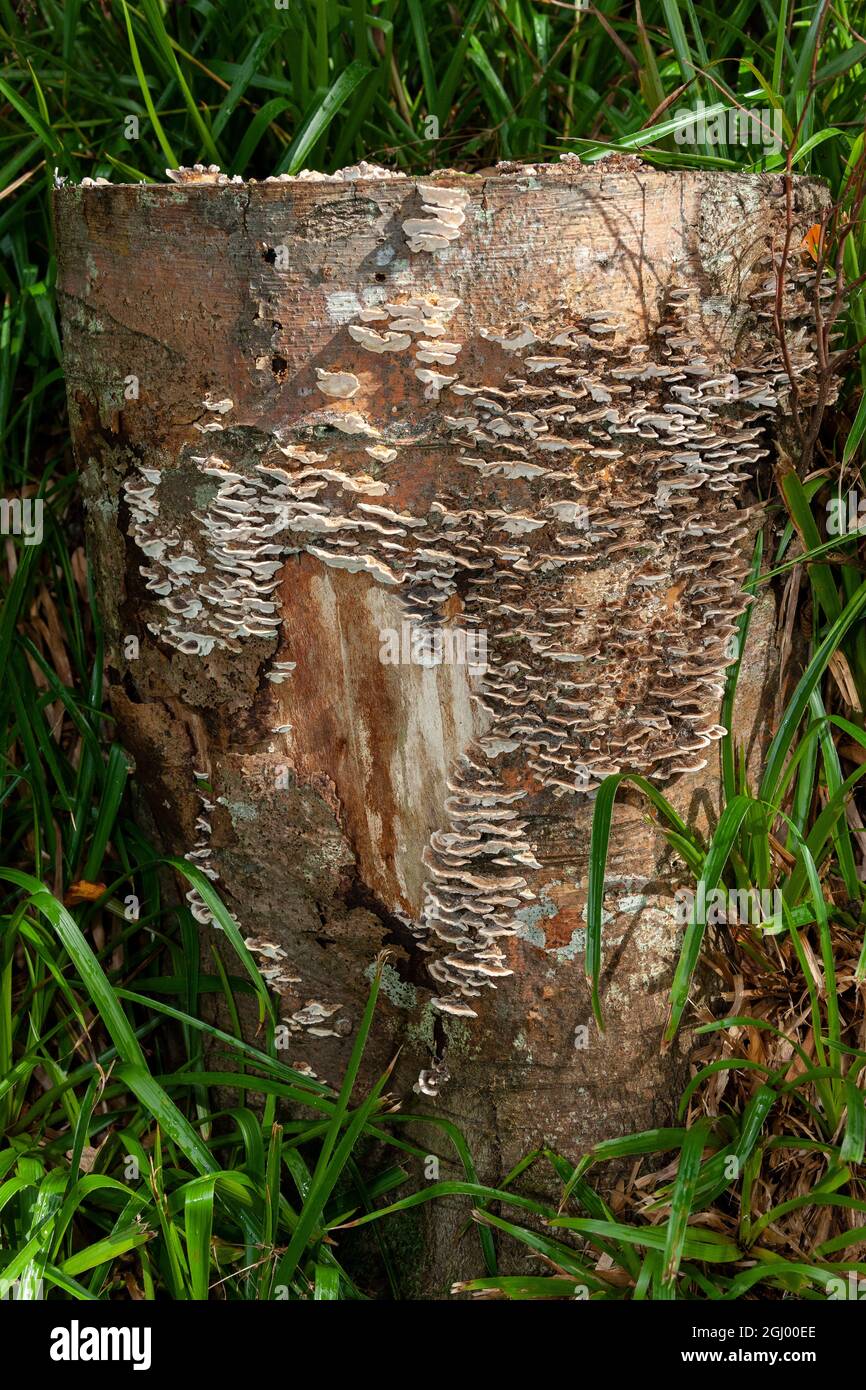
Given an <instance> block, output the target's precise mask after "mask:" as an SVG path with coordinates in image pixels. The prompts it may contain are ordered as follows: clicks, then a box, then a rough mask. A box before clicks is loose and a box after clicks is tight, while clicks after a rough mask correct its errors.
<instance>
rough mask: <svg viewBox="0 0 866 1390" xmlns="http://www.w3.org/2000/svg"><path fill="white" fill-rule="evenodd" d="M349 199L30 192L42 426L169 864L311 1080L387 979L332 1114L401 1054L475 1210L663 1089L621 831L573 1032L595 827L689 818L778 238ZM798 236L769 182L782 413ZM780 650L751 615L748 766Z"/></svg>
mask: <svg viewBox="0 0 866 1390" xmlns="http://www.w3.org/2000/svg"><path fill="white" fill-rule="evenodd" d="M354 172H355V173H358V172H359V171H354ZM360 173H361V175H362V177H355V178H352V177H351V171H350V172H349V174H348V175H344V176H340V177H335V178H331V179H322V178H314V179H307V178H301V179H294V180H275V181H265V182H264V183H258V184H256V183H248V184H241V183H232V182H229V181H222V182H219V183H214V182H212V181H209V182H207V181H206V182H203V181H202V179H201V178H196V177H195V176H193V175H188V176H186V177H185V179H184V181H182V182H178V183H176V184H173V185H171V186H166V187H162V186H133V185H126V186H119V187H103V186H99V187H88V188H73V187H64V188H62V189H59V190H58V192H57V195H56V222H57V234H58V258H59V291H60V302H61V306H62V313H63V327H64V343H65V359H66V371H67V378H68V392H69V405H70V414H71V419H72V428H73V435H74V441H75V448H76V453H77V457H78V460H79V464H80V467H81V471H82V478H83V484H84V488H85V493H86V497H87V501H88V508H89V528H90V554H91V561H92V564H93V567H94V573H95V577H96V586H97V592H98V595H99V602H100V607H101V610H102V616H103V621H104V624H105V632H106V638H107V645H108V653H109V655H108V666H107V672H108V679H109V682H110V692H111V706H112V709H113V712H114V714H115V715H116V717H117V721H118V733H119V737H120V739H121V740H122V742H123V743H124V745H125V746H126V748H127V749H128V750H129V751H130V753H131V754H132V755H133V757H134V759H135V764H136V774H137V781H138V784H139V786H140V788H141V789H142V790H143V792H144V793H145V795H146V797H147V800H148V804H149V807H150V811H151V814H152V817H153V820H154V822H155V823H156V825H157V826H158V827H159V832H160V834H161V836H162V838H163V841H164V843H165V845H166V847H167V848H168V849H170V850H172V851H176V852H183V853H191V854H192V855H193V862H197V863H198V864H199V865H200V866H204V867H205V869H206V870H207V871H209V872H210V873H212V874H213V875H215V876H216V881H217V884H218V887H219V889H220V891H221V893H222V894H223V895H224V897H225V900H226V902H227V903H228V905H229V907H230V908H231V910H232V911H233V912H234V913H235V915H236V917H237V919H238V921H239V923H240V924H241V927H242V929H243V931H244V934H245V935H246V937H247V938H249V939H250V941H251V943H252V948H253V950H254V952H255V953H256V955H257V959H258V960H259V961H260V962H261V964H262V967H263V969H264V971H265V972H266V974H267V978H269V980H270V982H271V984H272V986H273V988H274V989H275V990H276V991H277V992H278V993H279V994H280V996H281V1016H282V1017H283V1018H284V1019H286V1020H287V1022H288V1027H289V1031H290V1037H289V1047H288V1051H287V1054H286V1056H287V1059H288V1060H289V1061H290V1062H291V1063H292V1064H297V1065H302V1066H306V1067H309V1068H311V1069H312V1070H313V1071H314V1072H315V1073H316V1074H317V1075H318V1076H319V1077H321V1078H324V1079H326V1080H328V1081H330V1082H334V1081H336V1080H337V1079H338V1078H339V1076H340V1074H341V1072H342V1069H343V1067H344V1065H345V1062H346V1060H347V1058H348V1053H349V1050H350V1048H351V1044H352V1037H353V1034H354V1031H355V1027H356V1025H357V1022H358V1019H359V1015H360V1011H361V1008H362V1006H363V1001H364V998H365V996H366V993H367V990H368V986H369V976H370V967H371V964H372V962H373V961H374V959H375V957H376V955H377V953H378V952H379V951H380V950H381V949H382V948H383V947H385V946H388V947H390V949H391V951H392V958H391V962H390V964H389V966H388V967H387V968H386V971H385V982H384V995H385V998H384V999H383V1004H382V1009H381V1010H380V1012H379V1015H378V1020H377V1025H376V1028H375V1032H374V1036H373V1039H372V1042H371V1046H370V1048H369V1049H368V1053H367V1058H366V1063H365V1065H366V1072H365V1075H366V1077H368V1078H369V1077H370V1076H371V1075H373V1074H374V1073H376V1072H378V1071H379V1070H380V1069H381V1068H382V1066H383V1065H384V1063H385V1062H386V1061H387V1060H388V1059H389V1058H390V1057H391V1056H392V1055H393V1053H394V1051H395V1048H396V1047H397V1045H398V1044H403V1045H404V1050H403V1053H402V1055H401V1062H400V1066H399V1068H398V1072H397V1074H396V1078H397V1081H396V1084H397V1086H398V1088H401V1089H402V1090H403V1091H404V1092H408V1091H409V1087H410V1086H411V1083H412V1082H413V1081H414V1080H415V1077H416V1075H417V1073H418V1071H419V1069H421V1070H422V1071H423V1072H424V1076H423V1077H422V1081H421V1083H420V1085H421V1093H422V1094H421V1097H420V1098H419V1097H415V1098H413V1099H414V1100H415V1103H416V1104H418V1105H422V1104H423V1105H426V1106H427V1107H428V1108H429V1109H431V1110H433V1111H435V1112H436V1113H440V1114H447V1115H449V1116H451V1117H452V1118H453V1119H455V1120H456V1122H457V1123H458V1124H459V1125H460V1126H461V1128H462V1129H463V1130H464V1132H466V1134H467V1136H468V1138H469V1140H470V1143H471V1144H472V1145H473V1147H474V1149H475V1151H476V1154H477V1158H478V1166H479V1170H480V1173H481V1176H482V1177H483V1178H484V1179H493V1180H495V1179H496V1177H497V1176H501V1175H502V1174H503V1173H504V1172H505V1171H507V1169H508V1168H509V1167H510V1166H511V1164H512V1163H513V1162H515V1161H516V1160H517V1159H518V1158H519V1157H520V1156H521V1155H522V1154H523V1153H524V1152H526V1151H527V1150H528V1149H531V1148H534V1147H537V1146H538V1145H539V1144H541V1143H548V1144H551V1145H553V1146H554V1147H556V1148H558V1149H561V1150H562V1151H564V1152H565V1153H566V1154H568V1155H569V1156H571V1157H575V1156H576V1155H577V1154H579V1153H580V1152H581V1151H583V1150H584V1149H585V1148H586V1147H587V1146H588V1145H589V1144H591V1143H593V1142H594V1141H596V1140H598V1139H601V1138H605V1137H609V1136H611V1135H614V1134H617V1133H622V1132H629V1131H632V1130H636V1129H638V1128H642V1127H645V1126H647V1125H652V1124H663V1123H665V1122H667V1121H668V1120H669V1119H670V1117H671V1113H672V1107H673V1103H674V1100H675V1098H676V1095H677V1093H678V1088H679V1086H680V1083H681V1081H682V1075H683V1068H684V1065H685V1061H686V1049H685V1048H684V1047H675V1048H674V1049H673V1050H672V1051H671V1052H670V1053H668V1054H666V1055H664V1056H662V1055H661V1054H660V1050H659V1040H660V1035H661V1029H662V1026H663V1021H664V1017H665V1013H666V1003H667V997H666V992H667V989H668V986H669V983H670V977H671V973H672V968H673V964H674V962H675V959H676V955H677V952H678V947H679V943H680V939H681V931H680V929H679V927H678V925H677V923H676V920H675V912H674V905H673V894H674V890H675V888H676V885H677V882H678V878H677V870H676V869H675V867H674V864H673V862H672V857H671V855H670V854H669V853H668V852H667V851H666V847H665V844H664V841H663V840H662V838H661V836H660V835H659V833H658V831H657V830H656V828H655V827H654V826H653V825H652V824H650V823H649V821H648V819H647V816H646V814H645V811H644V810H643V809H642V807H641V805H640V803H638V802H637V801H633V802H630V800H629V798H628V797H625V798H624V800H623V803H622V804H621V805H620V806H619V807H618V809H617V812H616V816H615V823H614V830H613V835H612V840H611V855H610V861H609V868H608V888H609V895H608V897H607V899H606V903H605V907H606V913H607V914H609V916H608V918H607V920H606V923H605V929H604V932H605V934H604V952H605V954H604V981H603V991H602V995H603V1007H604V1011H605V1018H606V1025H607V1026H606V1031H605V1032H604V1034H603V1035H599V1034H598V1033H597V1031H596V1030H595V1029H594V1027H593V1025H592V1023H591V1014H590V1004H589V998H588V991H587V987H586V984H585V981H584V970H583V960H584V930H585V906H586V882H587V856H588V845H589V835H590V824H591V819H592V809H593V795H592V793H593V791H594V789H595V788H596V787H597V786H598V785H599V783H600V781H601V779H602V778H603V777H604V776H605V775H607V774H608V773H610V772H613V771H617V770H620V769H625V768H629V769H632V770H636V771H639V772H642V773H644V774H645V775H647V776H650V777H652V778H653V780H654V781H656V782H657V784H658V785H659V786H662V787H664V788H666V794H667V795H669V796H670V798H671V799H672V800H673V802H674V804H675V805H676V806H677V807H678V808H679V810H680V811H681V813H683V814H686V815H688V817H689V818H690V820H691V822H692V823H698V824H704V825H706V824H710V823H712V820H713V817H714V816H715V814H716V808H717V806H718V801H719V777H718V753H717V742H716V741H717V739H718V737H719V736H720V733H721V730H720V728H719V726H718V710H719V701H720V694H721V687H722V682H723V679H724V671H725V668H726V666H727V665H728V664H729V663H730V660H731V657H732V650H731V646H730V642H731V637H732V634H733V632H734V625H735V620H736V618H737V616H738V614H739V613H740V612H741V611H742V607H743V598H742V595H741V586H742V581H743V577H744V574H745V572H746V569H747V566H748V559H749V555H750V552H751V544H752V540H753V538H754V535H755V532H756V529H757V528H758V527H759V526H760V525H761V524H762V522H763V514H762V511H761V508H760V506H759V505H757V504H756V500H755V499H756V496H757V494H758V487H757V483H758V480H759V478H760V476H761V474H762V470H766V469H767V467H768V465H767V462H766V460H767V456H768V453H769V452H770V451H771V449H772V447H773V442H774V435H776V436H778V434H779V432H780V431H781V430H782V428H783V422H782V420H781V415H780V404H781V405H782V406H783V405H784V392H785V389H786V386H787V380H786V378H785V375H784V372H783V369H782V363H781V359H780V355H779V351H778V346H777V344H776V342H775V341H774V333H773V326H772V312H773V305H774V299H775V291H776V265H777V264H778V257H779V253H780V250H781V247H782V245H783V244H784V241H785V231H786V217H787V212H786V200H785V197H784V186H783V183H782V180H781V179H778V178H776V177H775V176H770V175H766V176H763V175H762V176H750V175H740V174H722V173H706V172H685V173H660V172H656V171H652V170H649V169H646V168H644V167H642V166H640V165H639V164H638V162H637V161H635V160H630V159H624V160H616V159H614V160H612V161H605V162H603V163H602V164H600V165H595V166H592V167H588V168H582V167H580V166H579V164H577V163H576V162H574V161H571V160H566V161H565V162H563V163H561V164H559V165H556V166H538V167H536V168H530V167H523V168H518V169H513V170H510V171H504V172H501V173H498V174H497V175H496V176H492V177H484V176H466V175H460V174H457V173H451V172H446V173H437V174H434V175H431V176H430V177H429V179H427V180H422V181H416V180H414V179H408V178H404V177H402V176H388V177H384V176H379V175H377V174H376V172H375V171H371V170H369V169H362V170H360ZM205 177H207V176H205ZM825 204H826V195H825V193H824V190H823V188H822V187H821V186H820V185H818V184H816V183H814V182H811V181H808V180H801V181H795V185H794V198H793V208H794V211H793V217H794V227H795V232H794V235H793V238H791V240H790V245H791V246H792V247H793V248H796V249H795V250H794V251H793V252H792V263H793V264H792V274H791V276H790V277H789V285H788V288H787V290H786V297H785V300H784V304H783V309H784V315H785V319H786V323H787V325H788V329H789V333H790V339H789V342H790V347H791V352H792V361H793V364H794V368H795V370H796V371H797V373H798V374H799V376H800V380H801V384H802V383H807V382H808V375H809V369H810V365H811V361H812V359H811V351H812V349H811V341H810V337H809V333H808V327H807V325H808V319H809V307H808V294H809V292H810V287H811V281H812V280H813V279H814V267H813V266H812V265H811V263H810V262H809V261H808V258H807V257H804V256H803V253H802V252H801V251H800V250H799V247H800V241H801V238H802V237H803V235H804V234H805V232H806V230H807V229H808V227H809V226H810V225H811V224H812V223H814V222H815V221H816V220H817V218H818V216H819V215H820V209H821V208H822V207H823V206H825ZM774 258H775V259H774ZM804 389H805V387H804ZM764 495H765V492H764ZM774 623H775V613H774V603H773V599H772V597H771V596H770V595H769V594H768V595H765V597H763V598H762V599H761V600H760V602H759V603H758V604H757V606H756V612H755V617H754V620H753V625H752V636H751V639H750V646H749V651H748V660H747V662H746V664H745V666H744V669H743V672H742V676H741V680H740V687H739V692H738V701H737V709H736V733H737V736H738V738H739V739H740V740H741V741H743V742H746V743H748V745H749V747H750V749H751V750H752V751H753V752H754V751H755V750H759V749H760V746H761V743H762V741H763V739H764V737H765V735H766V730H767V720H768V717H769V716H768V711H769V701H770V699H771V698H772V695H773V688H774V686H773V682H774V668H775V664H776V662H775V652H776V649H775V639H774ZM417 633H422V634H426V637H424V638H423V639H419V638H418V637H417V636H416V634H417ZM461 634H462V636H461ZM413 640H414V641H415V644H416V645H415V647H414V648H413V646H412V642H413ZM425 642H426V646H425V645H424V643H425ZM485 643H486V651H485ZM437 644H439V645H438V646H437ZM197 774H204V775H206V777H207V782H204V781H203V780H202V779H201V777H199V778H198V779H197ZM192 905H193V908H194V910H195V911H196V913H197V915H198V916H199V918H200V919H203V928H202V929H203V933H204V936H205V939H206V941H212V940H213V939H214V931H213V927H212V926H208V925H207V923H206V918H207V913H206V911H203V910H202V906H201V904H200V901H199V900H196V899H195V897H194V898H193V900H192ZM431 971H432V975H431ZM250 1026H251V1027H252V1026H253V1023H252V1020H251V1021H250ZM582 1030H587V1031H582ZM443 1048H446V1049H447V1053H446V1060H445V1069H447V1071H448V1072H450V1080H449V1081H447V1083H445V1084H441V1077H442V1070H443V1068H442V1056H441V1054H442V1049H443ZM437 1091H438V1093H439V1094H438V1096H437V1095H436V1094H435V1093H436V1092H437ZM434 1147H435V1146H434ZM437 1210H440V1209H438V1208H437ZM464 1215H465V1211H463V1210H462V1209H461V1211H460V1212H457V1210H456V1208H455V1209H454V1210H453V1211H452V1213H451V1216H449V1215H448V1214H447V1213H446V1214H444V1215H440V1216H439V1217H438V1218H437V1219H438V1225H437V1226H436V1228H435V1230H434V1231H433V1232H432V1234H431V1236H430V1242H431V1243H430V1245H429V1247H428V1257H429V1258H428V1265H427V1276H426V1285H427V1287H428V1289H429V1288H433V1289H436V1290H441V1289H442V1288H443V1287H444V1285H445V1283H446V1281H447V1279H448V1278H450V1277H453V1276H454V1275H455V1274H458V1273H460V1272H461V1267H460V1260H459V1258H458V1256H457V1255H456V1253H455V1250H454V1248H453V1242H452V1237H453V1234H454V1230H455V1229H456V1227H455V1225H454V1222H456V1220H457V1217H458V1216H459V1217H460V1218H461V1219H462V1217H463V1216H464ZM452 1218H453V1220H452ZM472 1255H473V1256H474V1248H473V1252H472ZM466 1259H467V1260H469V1267H470V1268H472V1269H475V1267H476V1265H475V1261H474V1258H472V1257H470V1256H467V1257H466Z"/></svg>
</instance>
